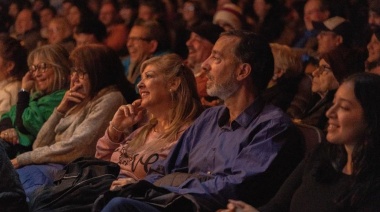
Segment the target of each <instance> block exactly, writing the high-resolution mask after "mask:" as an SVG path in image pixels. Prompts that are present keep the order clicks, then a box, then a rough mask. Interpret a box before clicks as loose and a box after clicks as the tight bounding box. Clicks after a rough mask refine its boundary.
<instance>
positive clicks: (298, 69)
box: [270, 43, 303, 78]
mask: <svg viewBox="0 0 380 212" xmlns="http://www.w3.org/2000/svg"><path fill="white" fill-rule="evenodd" d="M270 47H271V49H272V54H273V58H274V65H275V67H277V68H281V69H283V70H285V71H286V72H285V74H284V78H293V77H297V76H299V75H300V74H301V73H302V71H303V70H302V62H301V58H300V57H299V56H298V55H297V54H296V53H295V52H293V51H292V49H291V48H290V47H288V46H286V45H281V44H278V43H271V44H270Z"/></svg>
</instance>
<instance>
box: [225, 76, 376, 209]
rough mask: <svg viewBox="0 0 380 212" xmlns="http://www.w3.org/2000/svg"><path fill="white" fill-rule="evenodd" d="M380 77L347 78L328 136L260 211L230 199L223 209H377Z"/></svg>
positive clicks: (329, 113)
mask: <svg viewBox="0 0 380 212" xmlns="http://www.w3.org/2000/svg"><path fill="white" fill-rule="evenodd" d="M379 92H380V77H379V76H376V75H374V74H368V73H361V74H355V75H353V76H351V77H349V78H348V79H346V80H345V81H344V82H343V84H342V85H341V86H340V87H339V89H338V91H337V92H336V94H335V97H334V103H333V105H332V106H331V108H330V109H329V110H328V111H327V112H326V116H327V117H328V119H329V127H328V129H327V136H326V139H327V141H328V142H326V143H322V144H321V145H320V146H319V147H318V148H317V149H316V150H315V151H314V152H313V153H312V154H311V155H310V156H309V157H307V158H305V159H304V160H303V162H301V163H300V164H299V165H298V167H297V168H296V169H295V170H294V172H293V173H292V174H291V175H290V176H289V178H288V179H287V180H286V181H285V183H284V184H283V185H282V186H281V188H280V190H279V191H278V192H277V194H276V196H275V197H274V198H273V199H272V200H271V201H270V202H269V203H268V204H266V205H265V206H263V207H260V208H258V210H256V209H255V208H253V207H252V206H250V205H248V204H246V203H243V202H241V201H234V200H231V201H230V203H229V204H228V206H227V208H228V209H227V210H223V211H225V212H230V211H231V212H232V211H244V212H256V211H263V212H265V211H378V210H380V204H379V202H380V201H379V200H380V194H379V184H378V180H379V178H380V173H379V170H380V167H379V164H380V146H379V138H380V134H379V130H378V129H379V127H380V126H379V123H380V113H379V112H380V110H378V108H379V107H380V96H379Z"/></svg>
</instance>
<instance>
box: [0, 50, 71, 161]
mask: <svg viewBox="0 0 380 212" xmlns="http://www.w3.org/2000/svg"><path fill="white" fill-rule="evenodd" d="M68 57H69V54H68V53H67V51H66V50H65V49H64V48H63V47H61V46H58V45H47V46H43V47H41V48H38V49H35V50H34V51H32V52H31V53H30V54H29V57H28V64H29V72H27V73H26V74H25V76H24V77H23V78H22V83H21V90H20V92H19V93H18V101H17V105H15V106H13V107H12V108H11V109H10V111H9V112H7V113H5V114H4V115H3V116H2V118H1V121H0V138H1V142H2V143H3V144H4V146H5V149H6V151H7V153H8V156H9V158H11V159H12V158H14V157H15V156H16V155H17V154H18V153H23V152H26V151H30V150H32V144H33V141H34V140H35V138H36V136H37V134H38V132H39V131H40V129H41V127H42V125H43V124H44V123H45V122H46V120H47V119H48V118H49V117H50V115H51V114H52V112H53V110H54V108H55V107H57V105H58V104H59V103H60V101H61V100H62V97H63V95H64V94H65V90H66V88H67V87H68V76H69V71H70V68H69V67H70V66H69V64H70V63H69V59H68Z"/></svg>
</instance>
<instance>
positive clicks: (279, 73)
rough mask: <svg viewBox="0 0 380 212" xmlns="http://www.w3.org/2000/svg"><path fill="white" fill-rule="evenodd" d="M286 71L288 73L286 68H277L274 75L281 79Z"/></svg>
mask: <svg viewBox="0 0 380 212" xmlns="http://www.w3.org/2000/svg"><path fill="white" fill-rule="evenodd" d="M285 73H286V70H285V69H283V68H276V70H275V71H274V74H273V75H274V77H276V79H280V78H281V77H282V76H283V75H284V74H285Z"/></svg>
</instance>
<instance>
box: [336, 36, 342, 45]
mask: <svg viewBox="0 0 380 212" xmlns="http://www.w3.org/2000/svg"><path fill="white" fill-rule="evenodd" d="M335 42H336V43H335V45H336V46H339V45H340V44H342V43H343V37H342V36H341V35H338V36H336V39H335Z"/></svg>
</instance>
